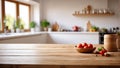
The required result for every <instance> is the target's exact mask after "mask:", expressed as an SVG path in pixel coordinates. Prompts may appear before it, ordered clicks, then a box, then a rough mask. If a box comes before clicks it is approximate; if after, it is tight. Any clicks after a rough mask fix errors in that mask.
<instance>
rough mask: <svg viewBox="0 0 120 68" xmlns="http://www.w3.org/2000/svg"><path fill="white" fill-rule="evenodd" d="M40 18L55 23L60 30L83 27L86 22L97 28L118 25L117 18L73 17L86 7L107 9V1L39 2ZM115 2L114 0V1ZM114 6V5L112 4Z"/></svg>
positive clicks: (63, 0)
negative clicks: (75, 12) (40, 8)
mask: <svg viewBox="0 0 120 68" xmlns="http://www.w3.org/2000/svg"><path fill="white" fill-rule="evenodd" d="M41 1H42V2H40V4H42V5H41V6H42V10H41V12H42V13H41V14H42V18H41V19H47V20H48V21H50V22H51V23H54V22H55V21H57V22H58V23H59V25H61V26H62V28H67V29H71V28H72V26H74V25H78V26H81V27H85V26H86V23H87V21H88V20H90V21H91V23H92V24H93V25H96V26H99V27H101V28H102V27H107V28H109V27H114V26H118V25H120V23H118V16H117V15H115V16H88V17H84V16H83V17H74V16H73V15H72V14H73V13H74V11H77V10H81V9H83V8H84V7H86V6H87V5H92V7H93V8H97V9H101V8H103V9H104V8H107V7H108V1H107V0H41ZM114 1H116V0H114ZM113 5H114V4H113Z"/></svg>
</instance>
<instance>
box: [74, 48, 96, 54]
mask: <svg viewBox="0 0 120 68" xmlns="http://www.w3.org/2000/svg"><path fill="white" fill-rule="evenodd" d="M95 49H96V47H94V48H76V50H77V51H78V52H79V53H92V52H94V50H95Z"/></svg>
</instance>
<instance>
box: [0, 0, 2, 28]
mask: <svg viewBox="0 0 120 68" xmlns="http://www.w3.org/2000/svg"><path fill="white" fill-rule="evenodd" d="M1 8H2V6H1V0H0V28H1V25H2V23H1V22H2V13H1ZM0 30H1V29H0Z"/></svg>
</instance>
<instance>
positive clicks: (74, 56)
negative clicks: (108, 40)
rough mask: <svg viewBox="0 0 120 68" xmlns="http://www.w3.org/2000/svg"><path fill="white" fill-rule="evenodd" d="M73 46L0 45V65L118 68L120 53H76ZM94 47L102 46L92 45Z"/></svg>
mask: <svg viewBox="0 0 120 68" xmlns="http://www.w3.org/2000/svg"><path fill="white" fill-rule="evenodd" d="M74 46H75V45H74V44H0V64H4V65H5V64H9V65H10V64H11V65H80V66H120V52H110V53H111V55H112V56H111V57H104V56H100V55H98V56H97V57H96V55H95V54H85V53H78V52H77V51H76V49H75V48H74ZM94 46H96V47H99V46H102V45H94Z"/></svg>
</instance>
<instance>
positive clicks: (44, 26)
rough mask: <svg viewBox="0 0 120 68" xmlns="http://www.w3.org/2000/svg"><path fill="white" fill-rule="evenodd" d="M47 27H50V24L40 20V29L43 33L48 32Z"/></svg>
mask: <svg viewBox="0 0 120 68" xmlns="http://www.w3.org/2000/svg"><path fill="white" fill-rule="evenodd" d="M49 25H50V23H49V22H48V21H47V20H42V21H41V27H42V28H43V30H44V31H47V30H48V26H49Z"/></svg>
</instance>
